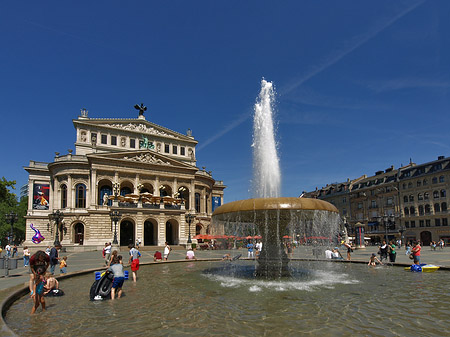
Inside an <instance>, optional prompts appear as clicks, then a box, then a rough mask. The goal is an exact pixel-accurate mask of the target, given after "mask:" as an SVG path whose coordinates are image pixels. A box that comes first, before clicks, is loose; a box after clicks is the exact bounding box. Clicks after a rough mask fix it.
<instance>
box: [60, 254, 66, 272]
mask: <svg viewBox="0 0 450 337" xmlns="http://www.w3.org/2000/svg"><path fill="white" fill-rule="evenodd" d="M59 273H60V274H61V275H63V274H67V256H64V257H63V258H62V260H61V262H60V263H59Z"/></svg>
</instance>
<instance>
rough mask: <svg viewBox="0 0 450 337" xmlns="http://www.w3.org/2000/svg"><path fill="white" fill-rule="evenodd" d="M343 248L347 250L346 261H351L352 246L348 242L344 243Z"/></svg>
mask: <svg viewBox="0 0 450 337" xmlns="http://www.w3.org/2000/svg"><path fill="white" fill-rule="evenodd" d="M344 246H345V248H347V261H350V260H351V259H352V256H351V254H350V253H351V252H353V249H352V245H351V244H350V243H348V242H344Z"/></svg>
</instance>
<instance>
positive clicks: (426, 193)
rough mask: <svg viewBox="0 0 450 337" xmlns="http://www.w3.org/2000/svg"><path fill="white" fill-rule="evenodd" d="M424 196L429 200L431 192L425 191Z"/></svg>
mask: <svg viewBox="0 0 450 337" xmlns="http://www.w3.org/2000/svg"><path fill="white" fill-rule="evenodd" d="M423 198H424V199H425V200H429V199H430V194H429V193H428V192H425V193H424V195H423Z"/></svg>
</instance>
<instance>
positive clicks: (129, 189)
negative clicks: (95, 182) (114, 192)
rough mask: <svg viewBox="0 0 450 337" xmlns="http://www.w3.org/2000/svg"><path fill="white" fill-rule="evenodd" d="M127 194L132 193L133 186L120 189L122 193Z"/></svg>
mask: <svg viewBox="0 0 450 337" xmlns="http://www.w3.org/2000/svg"><path fill="white" fill-rule="evenodd" d="M127 194H131V188H129V187H128V186H125V187H122V188H121V189H120V195H121V196H126V195H127Z"/></svg>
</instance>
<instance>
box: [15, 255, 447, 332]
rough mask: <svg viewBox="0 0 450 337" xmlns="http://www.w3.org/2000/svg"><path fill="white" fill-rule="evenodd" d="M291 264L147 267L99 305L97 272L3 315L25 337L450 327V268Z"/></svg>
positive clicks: (25, 301)
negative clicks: (272, 269)
mask: <svg viewBox="0 0 450 337" xmlns="http://www.w3.org/2000/svg"><path fill="white" fill-rule="evenodd" d="M291 265H292V267H293V269H294V271H295V272H294V273H293V275H294V276H293V277H291V278H289V279H284V280H282V281H278V280H277V281H270V280H266V281H265V280H255V279H252V278H251V275H252V273H253V272H254V269H255V265H254V264H253V263H251V262H250V261H239V263H229V262H227V263H224V262H216V263H209V262H187V263H176V264H163V263H161V264H158V265H153V266H142V268H141V270H140V271H139V279H138V282H137V283H136V284H133V282H130V281H126V282H125V284H124V288H123V289H124V295H123V297H122V298H121V299H119V300H115V301H100V302H91V301H89V288H90V286H91V284H92V282H93V281H94V275H93V274H92V275H89V276H84V277H77V278H73V279H67V280H63V281H61V282H60V286H61V288H62V289H63V290H64V291H65V293H66V295H65V296H62V297H59V298H47V299H46V301H47V307H48V310H47V311H46V312H40V311H39V312H38V314H36V315H34V316H30V315H29V314H28V313H29V312H30V310H31V306H32V302H31V300H30V299H29V297H23V298H22V299H21V300H19V301H17V302H16V303H14V305H13V306H12V307H11V309H10V310H9V311H8V312H7V315H6V321H7V323H8V325H9V326H10V327H11V328H12V329H13V330H14V331H15V332H16V333H17V334H18V335H19V336H31V335H33V336H36V337H37V336H49V335H63V334H64V335H65V336H98V335H108V336H115V335H117V336H121V335H133V336H148V335H152V336H191V335H192V336H199V335H200V336H205V335H217V336H224V335H227V336H230V335H239V336H250V335H251V336H253V335H260V336H264V335H280V336H281V335H282V336H298V335H301V334H304V333H309V334H315V335H317V336H323V335H325V336H331V335H346V336H347V335H352V334H355V335H380V336H386V335H408V334H409V335H416V336H417V335H427V336H430V335H442V332H443V331H446V329H447V327H446V322H447V317H448V315H450V309H449V308H448V305H447V303H448V302H449V301H450V295H449V294H448V292H447V284H448V282H447V279H448V274H447V273H446V272H436V273H429V274H428V273H423V274H417V273H411V272H406V271H404V270H403V268H395V267H380V268H369V267H367V266H366V265H359V264H341V263H331V262H323V263H322V262H315V263H311V264H309V263H306V262H292V263H291ZM230 272H234V273H235V274H234V276H230ZM387 308H388V309H387ZM60 322H64V323H63V324H60ZM149 331H151V333H149Z"/></svg>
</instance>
